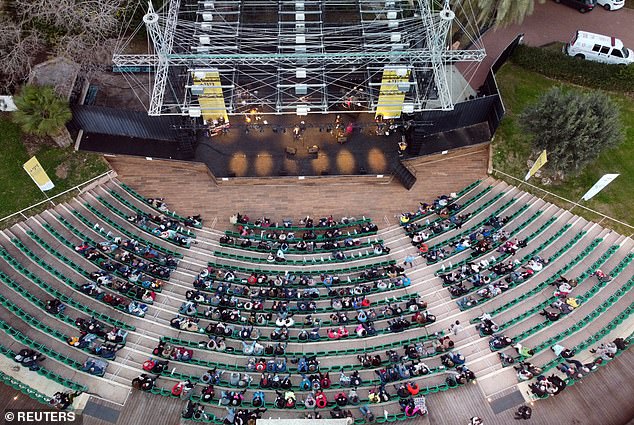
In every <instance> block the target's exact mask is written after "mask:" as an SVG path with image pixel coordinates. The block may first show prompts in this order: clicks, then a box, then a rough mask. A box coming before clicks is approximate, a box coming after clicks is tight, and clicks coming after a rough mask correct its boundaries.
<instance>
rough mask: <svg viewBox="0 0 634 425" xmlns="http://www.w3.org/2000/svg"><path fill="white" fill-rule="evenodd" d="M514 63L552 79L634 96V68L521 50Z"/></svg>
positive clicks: (537, 49)
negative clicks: (633, 94)
mask: <svg viewBox="0 0 634 425" xmlns="http://www.w3.org/2000/svg"><path fill="white" fill-rule="evenodd" d="M511 60H512V62H514V63H516V64H517V65H520V66H521V67H523V68H526V69H528V70H530V71H534V72H538V73H540V74H543V75H545V76H547V77H550V78H555V79H557V80H564V81H568V82H570V83H573V84H577V85H580V86H586V87H593V88H598V89H602V90H610V91H618V92H625V93H634V64H632V65H628V66H627V67H626V66H623V65H607V64H603V63H599V62H592V61H589V60H583V59H577V58H573V57H571V56H568V55H566V54H565V53H563V52H560V51H554V50H552V49H544V48H540V47H529V46H525V45H521V46H518V48H517V49H516V50H515V53H514V54H513V56H512V57H511Z"/></svg>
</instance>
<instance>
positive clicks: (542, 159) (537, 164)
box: [524, 149, 548, 181]
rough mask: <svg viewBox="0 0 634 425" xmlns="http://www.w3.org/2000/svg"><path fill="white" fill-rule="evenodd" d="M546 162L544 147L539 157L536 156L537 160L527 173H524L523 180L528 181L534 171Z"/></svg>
mask: <svg viewBox="0 0 634 425" xmlns="http://www.w3.org/2000/svg"><path fill="white" fill-rule="evenodd" d="M547 162H548V156H547V155H546V149H544V150H543V151H542V153H540V154H539V157H538V158H537V160H536V161H535V163H534V164H533V166H532V167H531V169H530V170H528V173H526V176H525V177H524V181H528V179H530V178H531V177H533V176H534V175H535V173H536V172H537V171H539V169H540V168H542V167H543V166H544V164H546V163H547Z"/></svg>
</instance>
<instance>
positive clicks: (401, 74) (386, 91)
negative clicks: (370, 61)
mask: <svg viewBox="0 0 634 425" xmlns="http://www.w3.org/2000/svg"><path fill="white" fill-rule="evenodd" d="M410 75H411V72H410V70H409V69H405V68H402V69H394V68H392V69H388V68H386V69H384V70H383V78H382V79H381V89H380V90H379V102H378V105H377V107H376V113H375V114H374V117H375V118H377V117H378V116H379V115H380V116H382V117H383V118H384V119H391V118H400V117H401V112H403V103H404V102H405V91H402V90H400V89H401V87H399V83H401V84H403V83H405V84H408V83H409V77H410ZM408 87H409V86H408ZM406 91H407V90H406Z"/></svg>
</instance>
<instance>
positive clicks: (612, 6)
mask: <svg viewBox="0 0 634 425" xmlns="http://www.w3.org/2000/svg"><path fill="white" fill-rule="evenodd" d="M597 4H598V5H599V6H601V7H603V8H604V9H605V10H617V9H620V8H622V7H623V6H625V0H597Z"/></svg>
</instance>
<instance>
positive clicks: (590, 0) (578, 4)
mask: <svg viewBox="0 0 634 425" xmlns="http://www.w3.org/2000/svg"><path fill="white" fill-rule="evenodd" d="M555 3H563V4H565V5H566V6H570V7H574V8H575V9H577V10H578V11H579V12H581V13H586V12H588V11H590V10H592V9H594V7H595V6H596V5H597V0H555Z"/></svg>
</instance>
